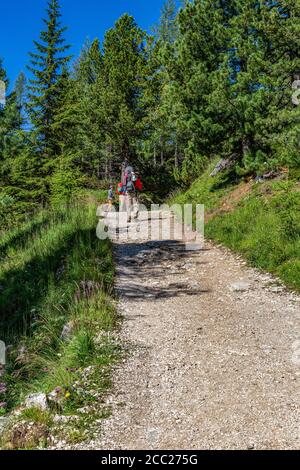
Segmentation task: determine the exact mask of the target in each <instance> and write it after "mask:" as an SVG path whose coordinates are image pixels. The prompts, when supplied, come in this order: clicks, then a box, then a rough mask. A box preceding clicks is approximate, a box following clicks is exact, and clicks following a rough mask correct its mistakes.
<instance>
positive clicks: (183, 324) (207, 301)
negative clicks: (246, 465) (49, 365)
mask: <svg viewBox="0 0 300 470" xmlns="http://www.w3.org/2000/svg"><path fill="white" fill-rule="evenodd" d="M144 223H147V222H146V221H145V222H144ZM115 260H116V264H117V278H116V289H117V293H118V296H119V310H120V313H121V314H122V316H123V322H122V326H121V331H120V339H121V341H122V343H123V345H124V346H125V347H126V350H127V354H126V357H125V358H124V359H123V361H121V363H119V364H118V365H117V367H116V369H115V370H114V374H113V384H114V385H113V389H112V392H111V394H110V395H109V396H108V397H107V399H106V403H107V405H109V406H111V407H112V415H111V416H110V417H109V418H108V419H106V420H104V421H102V424H101V428H99V435H98V436H97V438H96V439H95V440H93V441H92V442H89V443H84V444H80V445H78V446H77V448H80V449H114V450H115V449H123V450H125V449H126V450H130V449H155V450H159V449H167V450H174V449H176V450H180V449H191V450H192V449H279V448H281V449H295V448H299V445H300V435H299V431H300V387H299V378H300V352H299V350H300V341H299V339H300V328H299V326H300V297H299V296H298V295H296V294H294V293H292V292H290V291H288V290H286V289H285V288H283V287H282V286H280V285H279V283H278V281H277V280H276V279H274V278H272V276H271V275H268V274H263V273H261V272H260V271H258V270H256V269H252V268H249V267H247V266H246V263H245V262H244V261H242V260H241V259H240V258H239V257H238V256H236V255H234V254H232V253H231V252H230V251H228V250H226V249H225V248H222V247H218V246H215V245H213V244H211V243H209V242H206V243H205V246H204V247H203V249H200V250H198V251H186V250H185V245H184V243H183V242H180V241H178V242H176V240H170V241H155V240H154V241H153V240H151V241H148V240H142V241H140V242H134V241H133V242H128V241H127V242H122V241H121V242H119V243H117V244H116V245H115Z"/></svg>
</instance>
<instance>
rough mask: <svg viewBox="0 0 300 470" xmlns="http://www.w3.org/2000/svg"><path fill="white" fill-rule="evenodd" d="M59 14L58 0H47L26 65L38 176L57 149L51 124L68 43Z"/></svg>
mask: <svg viewBox="0 0 300 470" xmlns="http://www.w3.org/2000/svg"><path fill="white" fill-rule="evenodd" d="M60 16H61V14H60V6H59V3H58V0H49V2H48V8H47V18H46V19H45V20H44V23H45V25H46V28H45V30H44V31H42V32H41V34H40V42H38V41H34V44H35V47H36V49H37V52H34V53H30V57H31V65H30V66H29V67H28V69H29V71H30V72H31V73H32V74H33V75H34V78H32V79H30V80H29V83H30V86H29V87H28V88H29V95H28V99H29V102H28V105H27V109H28V112H29V115H30V118H31V122H32V125H33V132H32V138H33V145H34V148H35V159H36V161H35V166H36V174H37V175H39V176H40V177H45V176H47V175H49V174H51V168H52V164H53V159H54V157H55V156H56V155H57V154H58V152H59V143H58V141H57V136H56V133H55V131H54V128H53V124H54V121H55V115H56V113H57V112H58V111H59V108H60V105H61V103H62V93H63V91H64V85H65V78H66V76H65V75H66V67H67V64H68V61H69V59H70V57H68V56H66V55H65V52H66V51H67V49H68V48H69V46H68V45H66V44H65V40H64V38H63V33H64V31H65V30H66V28H65V27H61V22H60ZM45 189H46V188H45Z"/></svg>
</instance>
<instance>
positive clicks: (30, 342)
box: [0, 200, 116, 409]
mask: <svg viewBox="0 0 300 470" xmlns="http://www.w3.org/2000/svg"><path fill="white" fill-rule="evenodd" d="M97 222H98V220H97V218H96V205H95V203H94V202H93V201H91V200H90V201H89V203H88V204H84V203H81V204H76V205H74V206H73V207H69V208H60V209H57V210H55V211H48V212H45V213H43V214H40V215H39V216H37V217H36V218H35V219H34V220H32V221H28V222H27V223H26V224H23V225H22V226H20V227H19V228H15V229H13V230H12V231H8V232H7V233H5V234H4V237H3V238H2V240H1V242H0V339H1V340H4V341H5V342H6V344H8V345H10V348H9V355H8V365H7V373H6V377H5V378H6V382H7V385H8V387H7V389H8V392H7V397H6V400H7V402H8V409H11V408H12V407H13V406H15V405H16V404H18V403H19V402H20V401H21V400H22V399H23V398H24V396H25V395H26V394H27V393H29V392H30V391H32V390H39V391H45V392H50V391H51V390H53V388H55V387H58V386H61V387H64V388H65V389H70V388H71V387H72V384H73V383H74V381H75V380H76V379H77V376H78V370H80V368H82V367H84V366H86V365H91V364H95V365H97V366H99V367H100V368H101V367H102V368H103V367H104V366H107V367H109V366H110V364H111V362H112V360H113V357H114V355H115V353H116V346H115V345H114V343H113V342H112V343H110V342H109V341H108V342H107V335H106V336H105V334H104V335H103V333H105V332H107V333H108V332H110V331H111V330H112V329H113V327H114V324H115V321H116V316H115V310H114V303H113V300H112V297H111V294H112V283H113V278H114V266H113V260H112V250H111V246H110V242H109V241H100V240H98V239H97V237H96V226H97ZM66 324H69V325H70V328H71V330H72V332H71V337H70V339H69V340H67V341H65V340H63V339H62V337H61V334H62V331H63V328H64V326H65V325H66ZM97 335H100V337H101V335H103V341H102V342H101V341H100V343H99V344H98V343H96V341H95V338H96V336H97ZM103 382H104V383H106V384H107V374H106V373H104V372H103ZM71 401H72V400H69V402H68V403H71Z"/></svg>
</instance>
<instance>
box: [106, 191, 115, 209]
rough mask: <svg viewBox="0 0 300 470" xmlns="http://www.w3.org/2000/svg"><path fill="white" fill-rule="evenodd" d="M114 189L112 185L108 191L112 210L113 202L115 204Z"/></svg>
mask: <svg viewBox="0 0 300 470" xmlns="http://www.w3.org/2000/svg"><path fill="white" fill-rule="evenodd" d="M114 198H115V196H114V188H113V186H112V185H110V187H109V190H108V196H107V202H108V207H109V209H111V208H112V206H113V202H114Z"/></svg>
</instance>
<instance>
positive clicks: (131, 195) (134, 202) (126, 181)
mask: <svg viewBox="0 0 300 470" xmlns="http://www.w3.org/2000/svg"><path fill="white" fill-rule="evenodd" d="M142 189H143V185H142V182H141V179H140V177H139V176H138V174H136V173H135V171H134V170H133V168H132V166H127V167H126V166H125V165H124V164H123V171H122V181H121V183H119V185H118V190H117V191H118V193H119V195H120V211H123V212H125V211H126V212H127V222H131V220H132V218H134V219H137V217H138V215H139V208H138V198H137V191H141V190H142ZM132 214H133V216H132Z"/></svg>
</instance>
